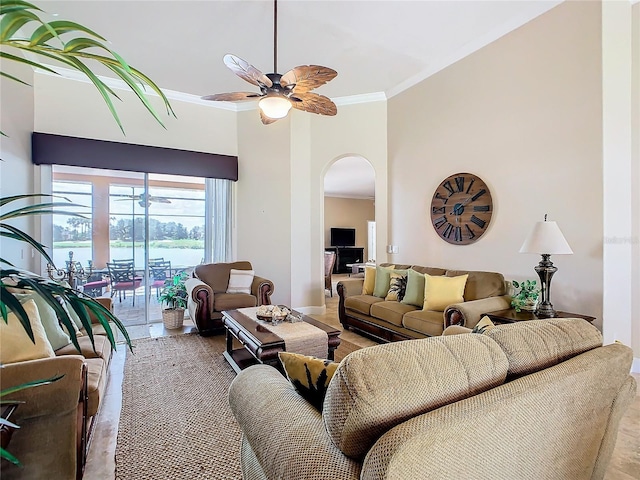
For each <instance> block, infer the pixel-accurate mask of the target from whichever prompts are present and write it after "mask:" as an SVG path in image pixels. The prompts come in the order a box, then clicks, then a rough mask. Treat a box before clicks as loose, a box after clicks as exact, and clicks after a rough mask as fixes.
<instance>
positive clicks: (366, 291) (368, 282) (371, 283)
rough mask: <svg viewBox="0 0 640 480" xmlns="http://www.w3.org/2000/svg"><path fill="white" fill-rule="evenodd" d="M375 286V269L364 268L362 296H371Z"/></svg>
mask: <svg viewBox="0 0 640 480" xmlns="http://www.w3.org/2000/svg"><path fill="white" fill-rule="evenodd" d="M375 286H376V267H364V283H363V284H362V295H373V289H374V288H375Z"/></svg>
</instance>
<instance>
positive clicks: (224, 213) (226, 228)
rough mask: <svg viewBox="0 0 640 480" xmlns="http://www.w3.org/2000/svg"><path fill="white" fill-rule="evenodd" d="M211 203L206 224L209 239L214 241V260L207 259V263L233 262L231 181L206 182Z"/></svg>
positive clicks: (211, 179) (209, 180)
mask: <svg viewBox="0 0 640 480" xmlns="http://www.w3.org/2000/svg"><path fill="white" fill-rule="evenodd" d="M206 185H207V187H206V188H207V191H208V198H209V200H210V201H209V202H207V206H208V207H209V212H206V216H207V218H210V219H212V221H211V222H206V225H208V228H209V229H210V231H209V232H207V233H209V238H211V239H212V240H213V242H212V243H213V248H212V258H211V259H207V258H205V261H206V262H227V261H229V260H231V221H232V191H231V181H230V180H224V179H218V178H208V179H207V180H206Z"/></svg>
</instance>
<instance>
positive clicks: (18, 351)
mask: <svg viewBox="0 0 640 480" xmlns="http://www.w3.org/2000/svg"><path fill="white" fill-rule="evenodd" d="M22 308H23V309H24V311H25V313H26V314H27V317H28V318H29V323H31V331H32V332H33V337H34V340H35V343H34V342H32V341H31V339H30V338H29V336H28V335H27V332H26V331H25V329H24V327H23V326H22V323H20V320H18V317H17V316H16V315H15V314H14V313H13V312H9V314H8V315H7V322H6V323H5V322H4V320H1V319H0V364H5V363H15V362H24V361H25V360H35V359H38V358H49V357H55V353H53V348H51V344H50V343H49V340H48V339H47V334H46V333H45V330H44V327H43V326H42V322H40V314H39V313H38V307H37V306H36V303H35V302H34V301H33V300H32V299H30V300H27V301H26V302H25V303H24V304H23V305H22Z"/></svg>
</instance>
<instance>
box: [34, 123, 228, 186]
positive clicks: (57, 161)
mask: <svg viewBox="0 0 640 480" xmlns="http://www.w3.org/2000/svg"><path fill="white" fill-rule="evenodd" d="M31 160H32V162H33V163H34V164H35V165H70V166H74V167H90V168H102V169H108V170H126V171H129V172H144V173H164V174H172V175H187V176H192V177H203V178H222V179H226V180H233V181H237V180H238V157H235V156H232V155H219V154H217V153H204V152H192V151H189V150H178V149H175V148H165V147H151V146H148V145H135V144H131V143H120V142H110V141H107V140H94V139H90V138H78V137H67V136H64V135H54V134H51V133H38V132H33V134H32V136H31Z"/></svg>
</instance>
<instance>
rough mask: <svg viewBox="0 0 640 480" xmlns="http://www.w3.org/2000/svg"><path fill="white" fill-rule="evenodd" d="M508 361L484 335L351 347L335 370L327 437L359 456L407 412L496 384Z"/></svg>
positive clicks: (433, 406)
mask: <svg viewBox="0 0 640 480" xmlns="http://www.w3.org/2000/svg"><path fill="white" fill-rule="evenodd" d="M507 367H508V362H507V359H506V357H505V355H504V353H503V352H502V350H501V349H500V347H498V345H497V344H496V343H495V342H493V341H492V340H490V339H489V338H487V337H485V336H484V335H452V336H447V337H431V338H426V339H420V340H412V341H407V342H393V343H389V344H385V345H378V346H375V347H369V348H364V349H361V350H357V351H355V352H352V353H351V354H349V355H348V356H347V357H345V358H344V360H342V362H341V363H340V365H339V366H338V369H337V370H336V373H335V375H334V376H333V379H332V380H331V383H330V384H329V389H328V391H327V396H326V398H325V402H324V410H323V414H322V418H323V421H324V424H325V427H326V429H327V432H328V434H329V436H330V438H331V440H332V442H333V443H334V444H335V445H336V447H338V448H339V449H340V450H341V451H342V452H343V453H344V454H345V455H347V456H349V457H352V458H355V459H362V458H363V457H364V456H365V454H366V453H367V451H368V450H369V449H370V448H371V446H372V445H373V444H374V443H375V441H376V440H377V439H378V438H379V437H380V436H381V435H382V434H384V433H385V432H386V431H387V430H389V429H391V428H393V427H394V426H396V425H398V424H400V423H403V422H404V421H406V420H407V419H409V418H411V417H415V416H417V415H421V414H423V413H426V412H428V411H431V410H434V409H437V408H439V407H441V406H443V405H447V404H449V403H453V402H456V401H458V400H461V399H463V398H468V397H471V396H473V395H477V394H478V393H480V392H483V391H486V390H489V389H491V388H494V387H496V386H498V385H501V384H502V383H503V382H504V380H505V378H506V375H507Z"/></svg>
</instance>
